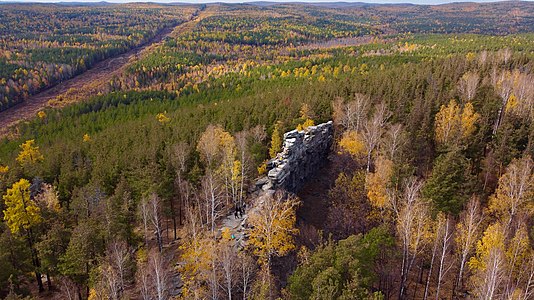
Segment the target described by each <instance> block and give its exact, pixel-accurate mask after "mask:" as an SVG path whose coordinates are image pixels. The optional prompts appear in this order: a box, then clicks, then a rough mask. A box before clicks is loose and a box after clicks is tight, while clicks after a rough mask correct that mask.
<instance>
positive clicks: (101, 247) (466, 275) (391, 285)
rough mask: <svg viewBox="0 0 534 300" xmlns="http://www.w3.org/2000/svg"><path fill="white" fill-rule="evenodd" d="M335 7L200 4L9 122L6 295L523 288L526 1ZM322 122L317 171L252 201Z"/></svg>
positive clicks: (362, 293)
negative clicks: (281, 157) (325, 131)
mask: <svg viewBox="0 0 534 300" xmlns="http://www.w3.org/2000/svg"><path fill="white" fill-rule="evenodd" d="M339 5H340V7H337V6H336V5H332V6H327V5H304V4H278V5H270V4H265V5H260V4H258V5H249V4H240V5H225V4H213V5H207V6H206V7H203V9H202V11H201V12H200V14H199V16H198V19H195V21H194V22H193V23H191V24H194V26H192V28H190V29H188V30H179V31H175V32H174V33H173V34H171V35H170V36H169V37H168V38H166V39H165V40H164V41H162V42H161V43H159V44H156V45H154V46H153V47H151V49H150V50H151V51H150V52H147V53H144V54H143V55H142V56H140V57H138V58H137V59H135V60H132V61H131V62H130V63H129V65H128V66H127V68H125V72H124V73H123V74H121V76H117V77H116V78H113V80H111V81H110V82H109V84H108V85H107V86H106V87H105V88H103V89H102V91H100V95H98V96H94V97H92V98H90V99H84V101H82V102H80V103H76V104H72V105H69V106H66V107H64V108H62V109H51V108H48V109H44V110H42V111H41V112H39V114H38V115H37V116H35V118H33V119H32V120H29V121H28V122H24V123H21V124H19V125H18V126H17V127H16V128H13V129H12V134H11V135H10V137H9V138H4V139H3V140H2V141H1V142H0V193H1V195H2V199H3V201H2V202H0V204H1V205H0V208H1V210H0V211H2V213H1V215H0V216H1V217H2V219H3V220H4V221H3V222H2V223H1V224H0V296H1V297H7V298H8V299H19V298H23V297H26V296H29V297H31V298H61V299H232V298H233V299H278V298H280V299H507V300H508V299H522V300H529V299H534V248H533V245H534V218H533V215H534V162H533V160H532V159H533V157H534V122H533V118H534V86H533V85H532V82H533V79H534V78H533V76H534V30H533V28H530V27H529V26H532V22H531V21H530V20H532V18H534V15H533V13H532V11H533V9H534V5H533V4H530V3H528V2H506V3H494V4H449V5H443V6H415V5H383V6H381V5H363V4H354V5H348V4H346V5H342V4H339ZM7 7H10V6H7V5H6V7H2V6H0V9H7ZM23 7H24V6H23ZM30 7H31V6H30ZM44 7H46V8H47V9H51V11H55V10H58V11H60V12H62V13H64V11H68V10H70V9H72V8H71V7H59V8H57V7H54V8H50V6H44ZM126 7H128V9H144V8H145V6H144V5H141V6H140V7H138V6H136V5H131V6H126ZM173 7H174V6H173ZM123 8H124V7H123V6H113V5H111V6H109V7H108V6H103V7H99V8H98V9H99V10H101V11H102V12H100V13H105V12H107V11H113V10H114V9H123ZM87 9H88V10H90V9H93V8H87ZM176 9H177V10H178V9H180V12H183V11H181V10H182V9H184V8H183V7H181V6H177V7H176ZM502 11H505V12H506V13H503V14H500V15H498V13H499V12H502ZM13 13H15V11H14V12H13ZM18 13H24V10H22V12H18ZM140 14H141V15H142V13H140ZM0 18H1V17H0ZM95 18H97V19H98V20H101V19H102V16H100V17H95ZM110 18H111V17H110ZM166 20H167V19H166ZM168 20H170V21H169V22H174V21H176V22H177V23H180V22H181V21H180V20H181V19H179V18H178V19H174V17H172V16H171V17H169V19H168ZM173 20H174V21H173ZM133 21H134V20H132V19H129V20H128V22H133ZM117 22H118V21H117ZM121 22H122V21H121ZM144 22H146V21H140V23H139V24H145V23H144ZM166 22H167V21H166ZM118 23H120V22H118ZM177 23H176V24H177ZM145 25H146V24H145ZM151 25H153V23H151ZM140 26H141V25H140ZM143 26H144V25H143ZM28 28H30V27H28ZM60 35H61V34H60ZM3 37H4V36H3V35H2V38H3ZM81 76H83V74H82V75H81ZM8 111H9V110H8ZM328 120H333V121H334V126H335V135H334V144H333V146H332V150H331V153H330V155H329V157H328V160H327V161H326V162H325V165H324V166H323V168H321V169H318V170H317V171H316V174H314V175H313V176H312V177H311V178H308V180H309V184H308V185H306V186H305V187H304V188H303V189H302V190H300V191H299V192H297V193H296V194H283V193H276V194H274V195H273V196H272V197H264V198H261V201H258V199H257V198H256V196H257V194H255V193H253V191H254V188H255V186H256V180H257V179H258V178H261V177H262V176H265V172H266V162H267V160H268V159H270V158H273V157H276V154H277V153H278V152H280V151H281V147H282V135H283V133H284V132H286V131H289V130H293V129H295V128H298V129H299V130H307V128H308V127H310V126H313V125H314V124H318V123H321V122H325V121H328ZM243 214H244V216H242V215H243ZM242 221H243V222H245V223H246V224H247V225H246V226H245V227H246V228H248V229H247V230H246V231H240V230H237V229H236V228H238V227H237V226H234V224H235V223H239V224H241V222H242ZM228 224H231V225H228Z"/></svg>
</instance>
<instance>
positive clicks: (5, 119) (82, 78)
mask: <svg viewBox="0 0 534 300" xmlns="http://www.w3.org/2000/svg"><path fill="white" fill-rule="evenodd" d="M199 19H200V17H196V18H194V19H192V20H191V21H188V22H185V23H182V24H180V25H178V26H176V27H167V28H165V29H163V30H161V31H160V32H159V33H158V34H157V35H156V36H155V37H153V38H152V39H151V40H150V41H148V42H146V43H144V44H142V45H140V46H138V47H136V48H133V49H131V50H129V51H127V52H125V53H123V54H121V55H118V56H115V57H111V58H108V59H105V60H103V61H101V62H98V63H97V64H95V65H94V66H93V67H92V68H91V69H89V70H87V71H86V72H84V73H82V74H79V75H77V76H75V77H73V78H71V79H69V80H66V81H64V82H62V83H59V84H57V85H55V86H54V87H51V88H49V89H47V90H45V91H43V92H41V93H38V94H36V95H33V96H31V97H29V98H28V99H27V100H26V101H24V102H23V103H20V104H18V105H16V106H13V107H11V108H9V109H7V110H5V111H3V112H0V137H2V136H5V135H7V134H8V133H9V131H10V127H12V126H14V125H16V124H17V123H19V122H22V121H25V120H28V119H30V118H32V117H35V115H36V114H37V112H39V111H40V110H42V109H43V108H45V107H47V106H50V103H49V100H52V99H56V98H58V97H61V98H64V99H65V100H66V101H64V105H67V104H69V103H72V102H73V101H72V99H84V98H86V97H84V96H86V95H87V96H89V95H91V92H92V91H97V90H99V88H101V87H104V86H105V85H106V84H107V83H108V82H109V81H110V80H111V79H112V78H113V77H114V76H115V75H117V76H118V75H120V74H121V73H122V72H123V70H124V68H125V67H126V65H127V64H128V62H129V61H130V60H135V59H136V57H138V56H141V55H143V53H144V52H145V51H150V50H149V49H150V48H151V47H152V46H153V45H155V44H158V43H160V42H161V41H162V40H163V39H164V38H165V37H167V36H169V35H174V34H176V33H177V32H182V31H184V30H190V29H191V28H193V27H194V25H195V24H196V23H197V22H198V20H199ZM69 99H70V101H69ZM59 106H62V104H61V103H60V104H59Z"/></svg>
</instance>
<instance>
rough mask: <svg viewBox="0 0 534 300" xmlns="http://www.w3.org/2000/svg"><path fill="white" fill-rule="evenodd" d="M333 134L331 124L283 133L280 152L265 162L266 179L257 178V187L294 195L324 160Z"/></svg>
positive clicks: (330, 122)
mask: <svg viewBox="0 0 534 300" xmlns="http://www.w3.org/2000/svg"><path fill="white" fill-rule="evenodd" d="M333 131H334V126H333V123H332V121H329V122H327V123H323V124H319V125H316V126H310V127H308V128H307V129H306V130H304V131H297V130H293V131H290V132H287V133H285V134H284V143H283V148H282V152H280V153H278V155H277V156H276V157H275V158H273V159H271V160H270V161H269V162H268V163H267V170H268V173H267V177H266V178H262V179H260V180H259V181H258V183H257V187H258V188H261V189H262V190H270V189H285V190H286V191H288V192H297V191H298V190H299V189H300V188H301V187H302V185H303V184H304V182H305V180H306V179H307V177H308V176H310V175H311V174H312V173H313V172H315V171H317V169H318V167H319V166H321V165H322V164H323V162H324V161H325V159H326V157H327V155H328V152H329V151H330V146H331V145H332V139H333V133H334V132H333Z"/></svg>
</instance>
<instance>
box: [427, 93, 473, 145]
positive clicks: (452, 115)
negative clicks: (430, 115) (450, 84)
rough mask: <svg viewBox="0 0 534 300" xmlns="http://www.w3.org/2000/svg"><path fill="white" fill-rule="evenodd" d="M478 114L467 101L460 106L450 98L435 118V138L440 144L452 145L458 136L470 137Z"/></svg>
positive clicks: (457, 140)
mask: <svg viewBox="0 0 534 300" xmlns="http://www.w3.org/2000/svg"><path fill="white" fill-rule="evenodd" d="M479 118H480V115H479V114H478V113H476V112H475V110H474V108H473V105H472V104H471V103H470V102H468V103H466V104H465V106H464V107H463V108H462V107H460V105H458V104H457V103H456V101H455V100H454V99H452V100H451V101H450V102H449V104H448V105H442V106H441V108H440V110H439V112H438V113H437V114H436V118H435V138H436V142H437V143H438V144H441V145H454V144H456V143H457V142H459V140H460V138H464V139H465V138H468V137H470V136H471V135H472V134H473V133H474V132H475V130H476V123H477V121H478V119H479Z"/></svg>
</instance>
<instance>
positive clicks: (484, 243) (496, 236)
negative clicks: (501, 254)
mask: <svg viewBox="0 0 534 300" xmlns="http://www.w3.org/2000/svg"><path fill="white" fill-rule="evenodd" d="M504 238H505V237H504V228H503V226H502V225H501V223H495V224H491V225H489V226H488V228H487V229H486V231H484V235H483V236H482V239H480V240H479V241H478V242H477V245H476V254H475V255H474V256H473V257H471V259H470V260H469V263H468V265H469V267H470V268H471V269H472V270H478V271H480V270H485V269H486V268H487V265H486V263H487V260H488V257H489V255H490V252H491V251H493V250H494V249H495V250H502V251H504Z"/></svg>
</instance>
